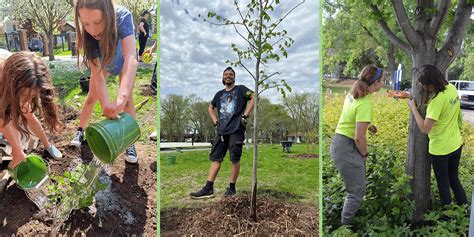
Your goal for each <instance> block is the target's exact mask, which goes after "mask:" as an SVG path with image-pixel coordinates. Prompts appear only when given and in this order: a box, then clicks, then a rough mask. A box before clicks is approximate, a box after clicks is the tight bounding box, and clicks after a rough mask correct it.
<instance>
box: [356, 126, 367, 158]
mask: <svg viewBox="0 0 474 237" xmlns="http://www.w3.org/2000/svg"><path fill="white" fill-rule="evenodd" d="M368 127H369V123H368V122H357V123H356V129H355V136H354V141H355V144H356V146H357V150H358V151H359V153H360V154H361V155H362V156H365V155H367V153H368V149H367V128H368Z"/></svg>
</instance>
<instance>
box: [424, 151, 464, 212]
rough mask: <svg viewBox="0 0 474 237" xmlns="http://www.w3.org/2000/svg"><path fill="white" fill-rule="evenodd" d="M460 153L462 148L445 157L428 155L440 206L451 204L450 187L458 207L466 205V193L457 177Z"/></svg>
mask: <svg viewBox="0 0 474 237" xmlns="http://www.w3.org/2000/svg"><path fill="white" fill-rule="evenodd" d="M461 151H462V146H461V147H459V149H457V150H456V151H453V152H451V153H449V154H447V155H443V156H437V155H432V154H430V159H431V163H432V164H433V170H434V172H435V175H436V181H437V183H438V189H439V196H440V199H441V205H448V204H450V203H451V201H452V199H451V190H450V187H451V189H452V190H453V193H454V197H455V198H456V202H457V204H458V205H462V204H465V203H467V198H466V193H465V192H464V189H463V187H462V184H461V182H460V181H459V175H458V168H459V159H460V158H461Z"/></svg>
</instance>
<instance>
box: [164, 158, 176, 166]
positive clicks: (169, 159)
mask: <svg viewBox="0 0 474 237" xmlns="http://www.w3.org/2000/svg"><path fill="white" fill-rule="evenodd" d="M166 164H168V165H174V164H176V156H168V159H167V160H166Z"/></svg>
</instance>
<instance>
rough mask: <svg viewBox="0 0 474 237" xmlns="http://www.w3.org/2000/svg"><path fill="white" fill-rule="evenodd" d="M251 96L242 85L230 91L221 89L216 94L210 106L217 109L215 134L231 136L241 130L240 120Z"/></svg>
mask: <svg viewBox="0 0 474 237" xmlns="http://www.w3.org/2000/svg"><path fill="white" fill-rule="evenodd" d="M252 94H253V92H252V91H251V90H250V89H249V88H247V87H246V86H243V85H236V86H235V87H234V88H232V90H230V91H226V90H225V89H223V90H221V91H219V92H217V93H216V95H215V96H214V99H212V102H211V105H212V106H214V107H216V108H217V117H218V121H219V123H218V124H217V132H218V133H219V134H220V135H226V134H232V133H235V132H236V131H237V130H239V129H243V126H242V125H241V123H240V119H241V116H242V114H244V112H245V107H247V102H248V101H249V100H250V98H251V96H252Z"/></svg>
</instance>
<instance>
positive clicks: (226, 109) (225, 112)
mask: <svg viewBox="0 0 474 237" xmlns="http://www.w3.org/2000/svg"><path fill="white" fill-rule="evenodd" d="M219 101H220V104H221V109H220V111H219V112H220V114H221V117H220V120H221V121H222V123H223V124H227V122H228V121H229V120H230V118H231V117H232V115H234V113H235V108H236V102H237V93H236V90H232V91H231V92H227V93H223V94H222V96H221V98H219Z"/></svg>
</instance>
